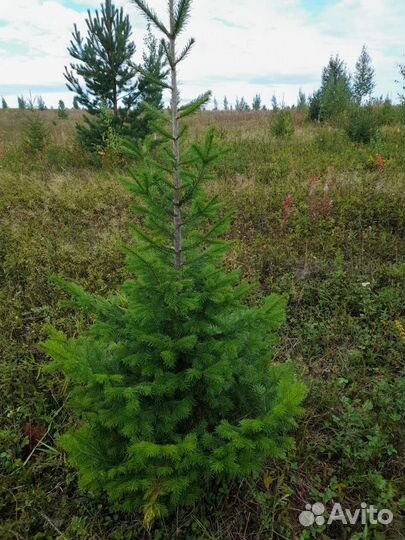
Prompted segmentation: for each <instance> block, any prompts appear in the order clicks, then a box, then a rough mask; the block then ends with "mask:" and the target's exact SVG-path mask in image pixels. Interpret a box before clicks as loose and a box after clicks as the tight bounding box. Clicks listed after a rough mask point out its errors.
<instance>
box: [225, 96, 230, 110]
mask: <svg viewBox="0 0 405 540" xmlns="http://www.w3.org/2000/svg"><path fill="white" fill-rule="evenodd" d="M224 111H229V101H228V98H227V97H226V96H225V97H224Z"/></svg>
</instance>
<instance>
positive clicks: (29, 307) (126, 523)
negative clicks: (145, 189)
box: [0, 110, 405, 540]
mask: <svg viewBox="0 0 405 540" xmlns="http://www.w3.org/2000/svg"><path fill="white" fill-rule="evenodd" d="M33 114H41V118H42V119H43V121H44V124H45V126H46V131H47V134H48V136H47V138H46V140H45V143H44V145H43V146H41V148H40V149H39V150H35V149H34V150H35V151H34V150H33V148H32V145H30V144H29V141H28V143H27V127H26V126H27V121H28V119H29V118H31V117H32V115H33ZM80 116H81V112H80V111H75V112H74V113H73V112H70V113H69V118H68V119H67V120H63V119H60V118H58V116H57V113H56V112H54V111H46V112H44V113H31V112H29V111H27V112H20V111H11V110H10V111H2V112H0V355H1V357H0V363H1V364H0V373H1V375H0V426H1V427H0V468H1V469H0V470H1V474H2V480H1V487H0V516H1V521H0V538H1V539H3V538H4V539H13V538H15V539H19V540H20V539H27V540H39V539H54V538H55V539H69V540H79V539H83V540H84V539H95V540H96V539H97V540H98V539H103V540H104V539H114V540H118V539H122V540H124V539H125V540H127V539H131V538H132V539H141V538H153V539H156V540H159V539H166V538H167V539H172V538H183V539H187V540H193V539H210V540H214V539H215V540H219V539H223V540H226V539H232V540H233V539H235V540H236V539H237V540H242V539H259V540H261V539H264V540H267V539H268V540H276V539H277V540H279V539H280V540H282V539H287V540H294V539H297V540H298V539H299V540H306V539H312V538H313V539H324V540H332V539H353V540H360V539H372V540H381V539H385V538H387V539H392V540H400V539H401V538H405V533H404V531H405V341H402V340H401V332H400V324H399V322H398V321H404V322H405V286H404V282H405V129H404V128H403V127H400V126H399V125H397V124H395V123H394V124H393V125H386V126H384V127H382V128H381V129H380V130H379V132H378V135H377V137H376V138H375V139H374V140H373V141H372V142H371V143H370V144H368V145H363V144H355V143H352V142H350V141H349V139H348V138H347V135H346V134H345V132H344V131H343V130H340V129H337V128H333V127H328V126H318V125H310V124H307V123H306V122H305V120H304V118H303V117H301V116H300V115H299V114H296V115H295V117H294V122H295V132H294V134H293V135H292V136H291V137H285V138H280V137H275V136H274V135H272V132H271V128H270V126H271V123H272V121H273V116H272V114H271V113H209V112H206V113H201V114H200V115H199V116H197V117H196V119H195V120H194V122H193V123H192V125H191V126H190V137H191V138H195V137H197V138H198V137H199V136H200V135H201V134H202V133H203V131H204V130H205V129H206V128H207V126H208V125H214V126H215V127H216V131H217V138H218V139H219V141H220V144H221V145H223V147H227V148H229V149H230V151H229V153H227V154H226V156H225V157H224V158H223V160H222V162H221V164H220V165H219V166H218V170H217V175H218V180H217V181H216V182H215V183H214V184H212V186H211V189H212V190H213V191H215V192H218V193H220V194H221V197H222V198H223V200H224V201H225V202H226V204H227V207H229V208H230V209H232V210H233V212H234V218H233V221H232V228H231V231H230V233H229V238H230V239H232V240H234V241H235V242H234V245H233V249H232V251H231V254H230V256H229V257H228V261H227V262H228V264H229V267H231V268H234V267H239V268H240V269H241V270H242V274H243V275H244V276H245V277H246V278H247V279H248V280H250V281H252V282H255V283H258V284H259V288H258V291H259V293H258V294H259V295H262V294H263V295H264V294H267V293H268V292H269V291H272V292H280V293H283V294H285V295H287V296H288V322H287V324H286V325H285V327H284V329H283V333H282V336H281V339H280V342H279V344H278V348H277V360H278V361H284V360H285V359H290V358H292V359H294V361H295V362H296V364H297V366H298V371H299V372H300V373H301V376H302V377H303V378H304V379H305V381H306V382H307V384H308V387H309V395H308V398H307V400H306V403H305V408H306V415H305V418H304V419H303V420H302V421H301V422H300V426H299V429H297V431H296V433H295V438H296V449H295V450H294V452H292V453H291V454H290V456H289V458H288V460H287V461H285V462H279V463H269V464H268V466H267V468H266V470H264V471H263V475H262V477H261V478H259V479H258V480H257V481H256V482H251V483H243V484H241V485H229V486H221V488H218V490H217V491H216V492H212V493H208V494H207V496H206V498H205V499H204V500H202V501H201V503H200V505H199V506H198V507H196V508H193V509H186V510H184V511H181V512H179V513H178V514H177V516H175V518H174V519H172V520H170V521H167V522H165V523H159V524H158V525H157V526H156V529H155V530H153V531H151V532H147V531H144V530H143V529H142V527H141V520H140V518H138V517H137V516H131V515H120V514H116V513H112V512H110V511H109V510H108V506H107V503H106V501H105V500H99V499H97V500H95V499H92V498H91V497H90V496H89V495H86V494H83V493H80V492H79V491H78V488H77V479H76V476H75V472H74V471H73V470H72V469H71V468H70V467H69V466H68V465H67V462H66V459H65V456H64V455H63V454H62V453H61V451H60V450H59V448H58V445H57V437H58V435H59V434H60V433H62V432H64V430H65V429H66V427H67V426H68V425H70V424H71V422H73V421H74V420H73V419H71V418H70V417H69V414H68V412H67V411H66V409H65V407H64V403H65V400H66V396H67V393H68V391H69V390H68V386H67V383H66V381H65V380H63V378H62V377H61V376H59V375H49V374H47V373H45V372H44V370H43V367H44V366H45V365H46V364H47V358H46V357H45V356H44V355H43V354H42V353H41V352H40V351H39V348H38V345H39V343H40V342H41V341H42V340H43V339H44V338H45V337H46V335H47V325H49V324H52V325H54V326H56V327H57V328H58V329H61V330H64V331H66V332H67V333H68V334H69V335H75V334H77V333H78V332H79V331H80V330H81V329H83V328H85V327H86V325H88V324H89V321H88V320H86V318H85V317H84V316H83V315H82V314H81V313H77V312H76V311H75V310H74V309H73V308H72V307H69V306H66V303H65V300H66V297H65V295H64V293H62V291H61V290H60V289H59V288H58V286H57V285H55V283H54V282H52V280H51V279H50V277H51V276H52V275H53V274H57V275H61V276H64V277H65V278H68V279H70V280H73V281H75V282H77V283H79V284H80V285H82V286H84V287H85V288H86V289H88V290H90V291H92V292H95V293H98V294H101V295H106V294H108V293H109V292H111V291H114V290H115V288H116V287H117V286H118V285H119V284H120V283H121V282H122V281H123V280H124V278H125V270H124V264H123V263H124V259H123V253H122V249H121V247H122V245H123V244H124V243H126V242H130V232H129V223H130V222H131V220H133V219H134V218H133V217H132V216H131V212H130V206H131V197H130V195H129V194H128V193H127V192H126V190H125V189H124V188H123V187H122V185H121V182H120V176H122V175H125V165H124V164H117V163H116V162H115V161H111V160H105V161H104V162H103V163H101V164H94V163H93V161H92V160H91V159H90V158H89V157H88V156H86V155H85V154H84V153H83V151H82V150H81V149H80V147H79V146H78V144H77V143H76V142H75V138H74V132H75V129H74V124H75V122H76V121H77V120H80ZM135 167H136V164H135ZM257 300H258V298H252V299H251V301H252V302H256V301H257ZM315 501H318V502H322V503H324V504H325V505H326V506H328V505H330V504H331V503H332V501H334V502H336V501H338V502H340V503H341V504H342V506H343V507H346V508H351V509H356V508H360V504H361V502H363V501H364V502H366V503H367V504H369V505H371V504H373V505H374V506H376V507H379V508H388V509H390V510H391V511H392V512H393V513H394V521H393V523H392V525H391V526H389V527H386V526H376V527H375V528H373V527H370V526H362V525H361V524H358V525H357V526H354V527H342V526H341V525H340V524H335V525H334V526H332V527H326V526H320V527H316V528H311V529H304V528H303V527H302V526H301V525H300V523H299V521H298V516H299V513H300V512H301V511H302V510H304V509H305V505H306V503H307V502H315Z"/></svg>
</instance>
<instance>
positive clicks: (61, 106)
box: [58, 99, 68, 120]
mask: <svg viewBox="0 0 405 540" xmlns="http://www.w3.org/2000/svg"><path fill="white" fill-rule="evenodd" d="M58 117H59V118H61V119H62V120H65V119H66V118H67V117H68V113H67V110H66V105H65V102H64V101H63V100H62V99H60V100H59V103H58Z"/></svg>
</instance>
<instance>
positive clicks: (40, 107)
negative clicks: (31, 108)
mask: <svg viewBox="0 0 405 540" xmlns="http://www.w3.org/2000/svg"><path fill="white" fill-rule="evenodd" d="M37 109H38V110H39V111H46V109H47V107H46V104H45V101H44V98H43V97H42V96H38V98H37Z"/></svg>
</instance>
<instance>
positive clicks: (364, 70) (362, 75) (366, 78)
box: [353, 45, 375, 105]
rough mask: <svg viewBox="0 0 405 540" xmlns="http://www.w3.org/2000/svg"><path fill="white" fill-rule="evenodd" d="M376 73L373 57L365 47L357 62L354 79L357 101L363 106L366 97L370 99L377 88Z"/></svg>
mask: <svg viewBox="0 0 405 540" xmlns="http://www.w3.org/2000/svg"><path fill="white" fill-rule="evenodd" d="M374 79H375V71H374V69H373V66H372V65H371V57H370V55H369V53H368V51H367V47H366V46H365V45H363V48H362V50H361V54H360V56H359V59H358V60H357V62H356V71H355V73H354V78H353V92H354V95H355V97H356V101H357V103H358V104H359V105H361V103H362V101H363V99H364V98H365V97H367V96H368V97H370V96H371V93H372V92H373V90H374V88H375V80H374Z"/></svg>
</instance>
